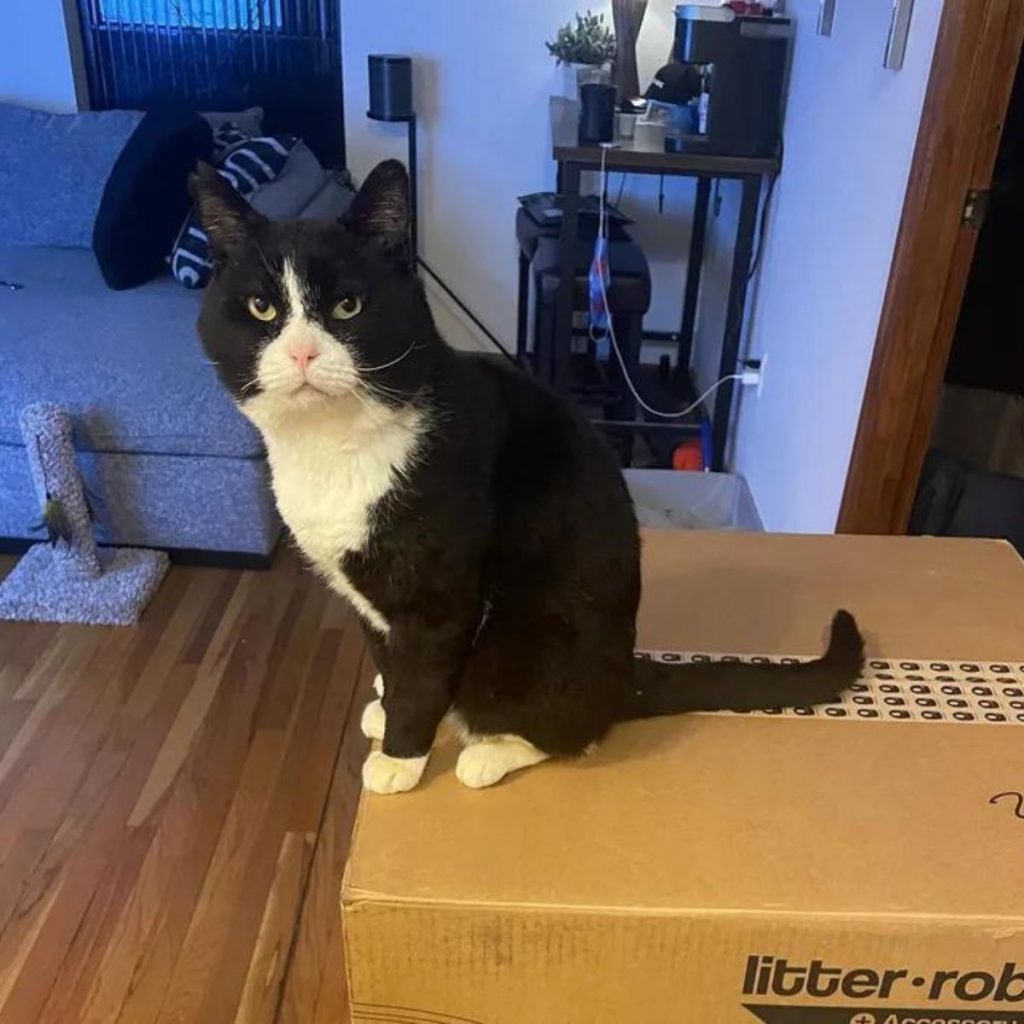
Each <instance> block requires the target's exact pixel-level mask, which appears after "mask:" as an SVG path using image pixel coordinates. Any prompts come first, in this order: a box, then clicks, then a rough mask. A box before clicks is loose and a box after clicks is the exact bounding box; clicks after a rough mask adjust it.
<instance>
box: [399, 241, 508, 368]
mask: <svg viewBox="0 0 1024 1024" xmlns="http://www.w3.org/2000/svg"><path fill="white" fill-rule="evenodd" d="M416 261H417V262H418V263H419V265H420V266H421V267H422V268H423V269H424V270H425V271H426V272H427V273H428V274H429V275H430V276H431V277H432V278H433V279H434V280H435V281H436V282H437V283H438V284H439V285H440V286H441V288H442V289H443V290H444V292H445V294H446V295H447V296H448V298H450V299H451V300H452V302H454V303H455V305H456V306H458V307H459V309H461V310H462V312H463V313H465V314H466V316H468V317H469V319H470V320H472V321H473V324H474V325H475V326H476V328H477V330H478V331H480V333H481V334H483V335H484V337H485V338H487V340H488V341H489V342H490V343H491V344H492V345H493V346H494V347H495V348H496V349H497V350H498V351H499V352H500V353H501V354H502V355H503V356H504V357H505V358H506V359H507V360H508V361H509V362H510V363H511V364H512V365H513V366H518V365H519V360H518V359H516V357H515V356H514V355H512V353H511V352H509V350H508V349H507V348H505V346H504V345H502V343H501V342H500V341H498V339H497V338H496V337H495V336H494V334H493V333H492V332H491V330H490V329H489V328H488V327H487V325H486V324H485V323H484V322H483V321H482V320H481V319H480V317H478V316H477V315H476V313H474V312H473V310H471V309H470V308H469V306H467V305H466V304H465V303H464V302H463V301H462V299H460V298H459V297H458V295H456V294H455V292H453V291H452V290H451V288H449V287H448V285H447V284H446V283H445V282H444V280H443V279H442V278H441V277H440V276H439V275H438V274H437V273H436V272H435V271H434V270H432V269H431V267H430V266H429V265H428V263H427V261H426V260H425V259H424V258H423V257H422V256H417V257H416Z"/></svg>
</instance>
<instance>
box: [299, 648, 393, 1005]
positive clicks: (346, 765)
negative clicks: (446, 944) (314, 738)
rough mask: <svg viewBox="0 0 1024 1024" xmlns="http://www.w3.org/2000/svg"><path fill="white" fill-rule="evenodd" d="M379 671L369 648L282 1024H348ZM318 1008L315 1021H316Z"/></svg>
mask: <svg viewBox="0 0 1024 1024" xmlns="http://www.w3.org/2000/svg"><path fill="white" fill-rule="evenodd" d="M375 671H376V669H375V668H374V665H373V662H372V660H371V658H370V657H369V653H368V652H367V651H366V649H365V647H364V648H363V649H362V652H361V658H360V662H359V664H358V666H356V668H355V674H357V676H358V678H359V684H358V686H357V687H356V688H355V693H354V696H353V700H352V703H351V705H350V708H349V712H348V715H347V719H346V722H345V729H344V732H343V734H342V736H341V743H340V746H339V748H338V756H337V759H336V761H335V764H334V769H333V772H332V774H331V784H330V792H329V794H328V798H327V804H326V808H325V813H324V818H323V821H322V822H321V825H320V829H319V833H320V838H319V841H318V844H317V850H316V855H315V858H314V862H313V868H312V874H311V878H310V884H309V887H308V890H307V894H306V899H305V902H304V905H303V915H302V921H301V922H300V925H299V934H298V936H297V939H296V945H295V950H294V952H293V955H292V962H291V966H290V970H289V977H288V984H287V986H286V988H285V996H284V1000H283V1002H282V1004H281V1011H280V1014H279V1022H280V1024H309V1021H310V1020H311V1019H313V1020H315V1022H316V1024H345V1022H347V1020H348V1013H347V1001H346V984H345V974H344V962H343V953H342V936H341V909H340V906H339V900H340V897H341V876H342V873H343V872H344V870H345V859H346V857H347V856H348V847H349V839H350V836H351V832H352V824H353V822H354V820H355V813H356V807H357V806H358V803H359V794H360V792H361V790H362V774H361V772H362V763H363V759H364V758H365V757H366V751H367V749H368V748H369V741H368V740H366V738H365V737H364V736H363V734H362V732H361V731H360V729H359V719H360V715H361V712H362V708H363V705H364V704H365V702H366V701H367V700H369V699H370V697H371V695H372V681H373V676H374V673H375ZM311 1007H315V1018H311V1016H310V1011H311Z"/></svg>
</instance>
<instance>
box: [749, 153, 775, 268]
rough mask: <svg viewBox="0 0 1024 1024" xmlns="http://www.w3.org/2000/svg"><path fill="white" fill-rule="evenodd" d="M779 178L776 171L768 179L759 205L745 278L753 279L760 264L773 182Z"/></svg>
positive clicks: (773, 189)
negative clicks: (752, 253)
mask: <svg viewBox="0 0 1024 1024" xmlns="http://www.w3.org/2000/svg"><path fill="white" fill-rule="evenodd" d="M778 180H779V172H778V171H776V172H775V173H774V174H773V175H772V176H771V178H769V179H768V190H767V191H766V192H765V194H764V203H762V205H761V219H760V221H759V222H758V226H757V241H756V243H755V244H754V255H753V256H752V257H751V258H750V271H749V272H748V273H747V280H748V281H753V280H754V275H755V274H756V273H757V269H758V267H759V266H760V265H761V255H762V253H763V252H764V236H765V232H766V230H767V228H768V213H769V210H770V208H771V205H772V195H773V194H774V192H775V183H776V182H777V181H778Z"/></svg>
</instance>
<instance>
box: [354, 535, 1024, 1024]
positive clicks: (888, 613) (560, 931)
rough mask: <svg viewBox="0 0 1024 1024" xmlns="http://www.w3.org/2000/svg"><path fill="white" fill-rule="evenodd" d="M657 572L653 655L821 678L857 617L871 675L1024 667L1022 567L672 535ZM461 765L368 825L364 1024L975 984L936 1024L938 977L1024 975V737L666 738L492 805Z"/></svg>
mask: <svg viewBox="0 0 1024 1024" xmlns="http://www.w3.org/2000/svg"><path fill="white" fill-rule="evenodd" d="M644 565H645V589H644V601H643V607H642V610H641V615H640V638H639V643H640V645H641V646H642V647H645V648H650V649H676V650H680V649H690V650H693V649H700V650H708V651H731V652H746V653H785V654H813V653H816V652H817V651H818V650H819V649H820V645H821V640H822V635H823V628H824V626H825V623H826V622H827V619H828V616H829V614H830V612H831V611H832V610H834V608H836V607H838V606H840V605H843V606H846V607H849V608H850V609H851V610H852V611H854V612H855V613H856V614H857V616H858V618H859V619H860V621H861V623H862V626H863V628H864V629H865V632H866V634H867V636H868V640H869V652H870V654H871V655H872V656H876V657H877V656H883V657H888V658H903V657H913V658H920V659H961V660H963V659H971V660H978V661H982V660H985V661H1003V660H1005V661H1010V662H1013V661H1016V662H1017V663H1018V664H1019V663H1020V662H1024V566H1022V563H1021V562H1020V561H1019V559H1018V558H1017V556H1016V555H1015V554H1014V552H1013V551H1012V549H1010V548H1009V547H1008V546H1006V545H1002V544H997V543H992V542H984V541H947V540H928V539H922V540H912V539H905V538H862V537H857V538H854V537H819V538H808V537H780V536H766V535H754V534H694V533H677V532H673V531H665V532H656V533H650V534H647V535H646V536H645V547H644ZM455 754H456V750H455V748H454V747H453V746H451V745H447V746H443V747H442V748H441V749H440V750H439V751H438V752H437V753H436V754H435V756H434V758H433V760H432V762H431V765H430V768H429V769H428V775H427V777H426V779H425V782H424V784H423V785H422V787H421V788H420V789H419V790H417V791H416V792H414V793H412V794H409V795H407V796H402V797H397V798H369V799H364V801H363V804H362V807H361V811H360V817H359V822H358V826H357V832H356V836H355V839H354V843H353V850H352V855H351V858H350V863H349V867H348V872H347V876H346V882H345V887H344V892H343V903H344V907H345V915H346V934H347V938H348V958H349V969H350V979H351V983H352V998H353V1001H354V1005H355V1006H356V1017H355V1019H356V1020H360V1019H364V1018H362V1017H360V1016H359V1014H360V1013H363V1014H367V1015H368V1016H365V1019H378V1020H390V1019H394V1020H398V1019H399V1017H397V1016H395V1015H394V1014H395V1013H396V1012H397V1011H391V1010H380V1009H379V1008H380V1007H385V1006H401V1007H406V1008H411V1009H407V1010H405V1011H402V1012H403V1013H407V1014H408V1013H412V1012H413V1011H415V1012H416V1013H425V1012H426V1011H429V1013H430V1014H432V1016H423V1017H417V1016H413V1017H410V1018H409V1019H415V1020H420V1019H422V1020H427V1019H431V1020H435V1021H437V1020H447V1019H449V1018H448V1017H446V1016H444V1015H445V1014H449V1015H452V1014H454V1015H455V1017H456V1018H458V1019H464V1020H469V1021H483V1022H486V1024H505V1022H508V1024H512V1022H516V1024H534V1022H536V1024H543V1022H547V1021H551V1022H552V1024H554V1022H560V1024H564V1022H572V1021H577V1020H578V1021H581V1022H582V1021H604V1020H608V1021H634V1020H635V1021H647V1020H652V1021H654V1020H657V1021H663V1020H664V1021H677V1020H678V1021H689V1020H704V1019H714V1020H724V1021H732V1020H736V1021H740V1020H748V1021H752V1020H754V1019H756V1018H755V1017H754V1016H752V1015H751V1014H750V1013H749V1012H747V1011H745V1010H743V1009H742V1005H741V1004H742V1003H743V1001H744V997H743V995H742V992H741V989H742V987H743V979H744V973H745V970H746V966H745V965H746V964H747V962H748V958H749V957H750V956H757V955H771V956H775V957H776V958H778V957H782V956H784V957H788V958H790V960H791V961H792V962H796V961H798V960H800V958H803V961H804V962H805V963H809V962H810V961H811V960H813V959H814V958H818V959H821V958H824V960H825V961H835V962H836V963H837V964H839V965H844V966H845V967H846V968H858V967H861V966H862V964H863V965H864V969H865V970H868V969H876V970H882V969H890V968H891V969H894V970H896V969H899V970H905V971H906V972H907V974H906V975H905V976H903V977H902V978H900V979H896V980H895V981H894V983H893V985H891V986H890V988H891V989H893V991H892V992H891V993H890V996H891V998H890V999H889V1000H888V1001H887V1002H886V1001H885V1000H882V999H880V998H879V1000H878V1002H879V1005H880V1006H881V1005H883V1004H884V1005H886V1006H892V1005H899V1004H897V1003H893V999H900V998H901V997H902V998H903V999H904V1002H903V1005H906V1006H918V1005H924V1006H936V1005H939V1004H940V1003H941V1004H942V1005H946V1003H948V1004H949V1005H960V1002H959V1001H958V1000H956V999H955V998H953V996H954V995H955V990H954V985H955V981H956V979H947V981H948V984H945V983H944V984H940V985H939V988H938V990H937V995H936V996H935V999H931V1000H929V999H928V998H927V996H928V994H929V993H930V992H931V990H932V988H933V983H934V978H933V977H932V974H933V973H934V972H935V971H936V970H939V969H942V968H945V967H948V966H952V967H953V968H954V969H960V968H961V967H962V965H964V964H965V963H966V964H968V966H966V967H962V970H961V973H964V972H966V971H969V970H971V969H978V970H981V969H984V970H987V971H989V972H990V973H991V974H992V975H993V977H995V976H997V975H998V974H999V971H1000V970H1002V968H1003V964H1004V961H1012V960H1014V958H1016V959H1018V960H1019V961H1020V962H1021V963H1022V964H1024V939H1022V936H1024V883H1022V882H1021V881H1020V875H1021V868H1020V865H1021V862H1022V856H1024V820H1022V819H1019V818H1018V817H1016V815H1015V814H1014V806H1015V805H1014V803H1013V800H1012V799H1011V800H1010V801H1008V802H1007V801H1002V802H999V803H998V804H995V805H994V804H992V803H990V799H991V797H992V796H993V795H995V794H997V793H1000V792H1005V791H1017V790H1022V789H1024V727H1021V726H1009V727H1003V728H995V727H986V726H983V725H982V726H971V727H964V726H958V725H955V724H940V725H934V724H925V723H906V724H891V723H871V722H864V721H827V720H821V719H813V720H811V719H808V720H801V719H764V718H747V717H739V716H693V717H685V718H676V719H663V720H658V721H650V722H638V723H632V724H630V725H626V726H621V727H619V728H617V729H616V730H615V731H614V732H613V734H612V735H611V736H610V737H609V738H608V740H607V741H606V742H605V743H604V744H603V745H602V748H601V750H600V751H599V752H598V753H597V754H595V755H594V756H593V757H591V758H589V759H587V760H586V761H584V762H580V763H574V764H548V765H543V766H540V767H538V768H536V769H532V770H530V771H527V772H524V773H522V774H521V775H519V776H516V777H515V778H514V779H512V780H511V781H509V782H508V783H507V784H504V785H502V786H499V787H496V788H494V789H491V790H485V791H479V792H475V791H470V790H467V789H465V788H463V787H461V786H460V785H459V784H458V783H457V781H456V780H455V777H454V774H453V772H452V768H453V764H454V758H455ZM1022 970H1024V968H1022ZM915 972H917V973H915ZM1010 973H1011V974H1012V973H1013V972H1010ZM918 978H920V979H921V984H920V985H917V984H915V981H916V979H918ZM860 980H861V981H864V980H865V979H863V978H862V979H860ZM856 982H857V979H856V978H855V979H854V982H853V983H852V988H851V991H856V990H857V984H856ZM538 986H539V987H540V989H543V990H544V991H543V993H541V992H540V991H539V989H538ZM978 986H979V988H978V991H982V989H983V988H984V984H983V982H982V981H979V982H978ZM784 987H785V986H784V985H783V988H784ZM826 987H827V986H826ZM867 987H869V988H870V986H869V985H868V986H867ZM1020 987H1021V989H1022V993H1021V994H1022V1001H1021V1002H1020V1003H1019V1004H1015V1005H1019V1006H1020V1007H1021V1016H1020V1020H1021V1021H1024V980H1022V982H1021V985H1020ZM1011 988H1012V986H1011ZM996 989H998V984H997V983H996V982H995V981H994V982H993V991H995V990H996ZM963 991H964V992H965V993H966V994H967V995H970V994H971V993H972V992H973V991H974V990H972V989H970V988H969V986H968V988H966V989H964V990H963ZM1014 991H1015V990H1014ZM922 992H923V993H924V995H923V996H922ZM874 994H875V995H876V996H877V995H878V989H877V986H876V989H875V991H874ZM762 995H763V994H762ZM794 998H796V1001H797V1003H799V1002H800V1000H801V997H800V996H799V994H798V995H797V996H796V997H794ZM860 998H861V997H860V996H856V997H854V996H850V997H848V998H843V992H842V991H840V992H839V993H838V995H837V997H836V999H835V1000H834V1001H833V1002H830V1003H829V1004H828V1005H829V1006H832V1005H853V1006H857V1005H863V1004H862V1003H859V1002H858V999H860ZM922 999H923V1000H924V1002H923V1003H922ZM759 1000H760V1001H762V1002H770V1003H776V1004H780V1005H781V1003H782V1002H785V1000H784V999H782V997H780V996H779V994H778V993H774V992H769V993H768V994H767V996H766V997H765V998H764V999H761V997H760V996H758V995H757V993H754V995H753V996H751V998H750V999H748V1000H747V1001H752V1002H758V1001H759ZM943 1000H945V1002H943ZM813 1005H818V1006H819V1007H820V1006H821V1002H820V1000H819V1001H818V1003H816V1004H813ZM965 1005H974V1004H973V1003H971V1002H970V1000H968V1001H967V1003H966V1004H965ZM367 1007H370V1009H366V1008H367ZM373 1007H377V1008H378V1009H376V1010H374V1009H372V1008H373ZM361 1008H362V1009H361ZM381 1013H383V1014H384V1016H380V1015H379V1014H381ZM388 1013H391V1014H392V1016H391V1017H388V1016H387V1014H388ZM373 1014H378V1016H376V1017H374V1016H373ZM707 1014H710V1015H711V1016H707ZM403 1019H404V1018H403ZM453 1019H454V1018H453ZM778 1019H779V1020H783V1019H789V1018H784V1017H779V1018H778ZM793 1019H794V1020H795V1019H797V1018H793ZM831 1019H832V1018H830V1017H828V1016H827V1014H826V1016H825V1017H821V1020H831ZM835 1019H836V1020H838V1019H840V1018H835ZM842 1019H843V1020H844V1024H845V1021H846V1020H850V1019H851V1016H850V1015H849V1014H847V1015H846V1016H845V1018H842ZM884 1019H885V1018H884V1017H879V1018H878V1020H879V1021H884ZM902 1019H903V1018H897V1020H898V1021H902ZM914 1019H915V1020H917V1019H918V1018H914ZM936 1019H937V1018H936ZM950 1019H952V1018H950ZM957 1019H960V1018H957ZM963 1019H965V1020H966V1019H969V1018H963ZM979 1019H988V1018H979ZM994 1019H998V1018H994ZM1007 1019H1012V1018H1007ZM858 1024H873V1021H871V1020H865V1021H864V1022H858Z"/></svg>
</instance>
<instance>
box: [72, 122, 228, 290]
mask: <svg viewBox="0 0 1024 1024" xmlns="http://www.w3.org/2000/svg"><path fill="white" fill-rule="evenodd" d="M212 150H213V130H212V129H211V128H210V125H209V122H207V121H206V120H205V119H204V118H202V117H200V116H199V115H198V114H196V113H193V112H192V111H187V110H177V109H173V110H167V109H165V110H153V111H150V112H149V113H147V114H146V116H145V117H144V118H143V119H142V121H141V122H140V123H139V126H138V127H137V128H136V129H135V131H134V132H133V133H132V136H131V138H130V139H129V140H128V141H127V142H126V143H125V146H124V149H122V150H121V153H120V155H119V156H118V158H117V160H116V162H115V163H114V167H113V169H112V170H111V172H110V177H109V178H107V184H106V186H105V188H104V189H103V199H102V200H101V201H100V209H99V212H98V213H97V214H96V223H95V224H94V225H93V232H92V248H93V252H95V253H96V259H97V261H98V262H99V265H100V270H101V271H102V273H103V279H104V280H105V281H106V282H107V284H108V285H109V286H110V287H111V288H114V289H117V290H121V289H124V288H135V287H137V286H138V285H140V284H145V283H146V282H147V281H149V280H151V279H152V278H154V277H156V276H157V274H159V273H160V272H161V271H163V270H164V269H165V265H164V257H165V256H166V255H167V251H168V249H169V248H170V247H171V243H172V242H173V241H174V237H175V234H176V233H177V231H178V228H179V227H180V226H181V222H182V220H183V219H184V217H185V214H187V213H188V210H189V207H190V206H191V203H192V200H191V197H190V196H189V194H188V176H189V175H190V174H191V173H192V171H194V170H195V167H196V164H197V163H198V162H199V161H200V160H207V159H209V156H210V153H211V152H212Z"/></svg>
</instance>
